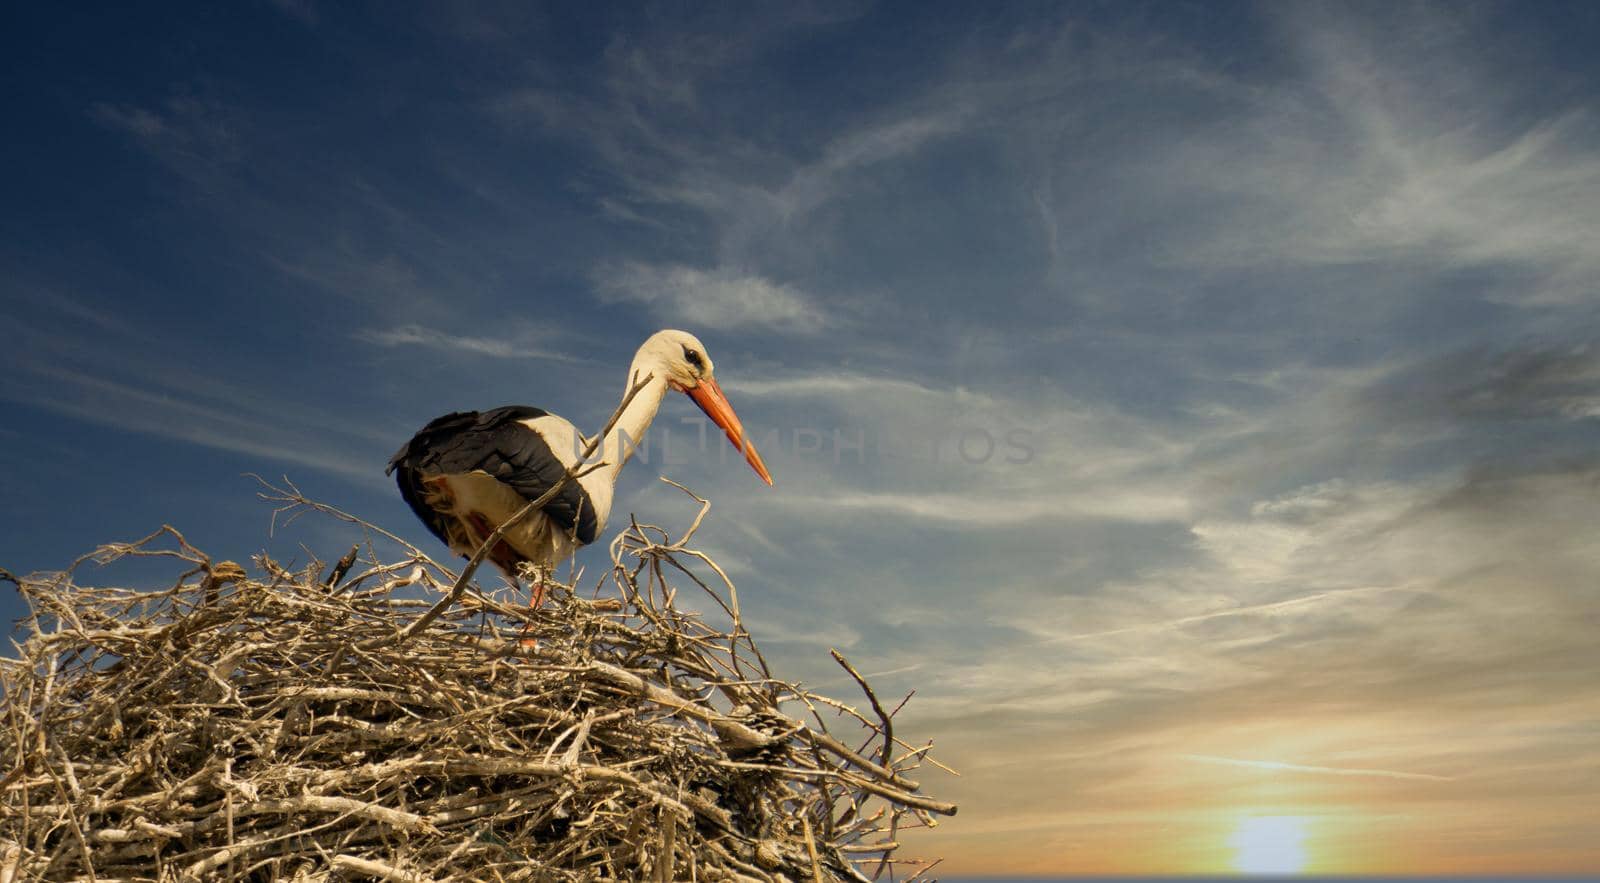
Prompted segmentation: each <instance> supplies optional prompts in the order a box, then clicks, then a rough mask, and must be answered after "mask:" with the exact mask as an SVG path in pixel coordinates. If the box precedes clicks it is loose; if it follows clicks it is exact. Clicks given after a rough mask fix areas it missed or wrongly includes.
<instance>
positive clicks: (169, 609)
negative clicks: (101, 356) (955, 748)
mask: <svg viewBox="0 0 1600 883" xmlns="http://www.w3.org/2000/svg"><path fill="white" fill-rule="evenodd" d="M283 494H284V496H283V497H281V498H279V499H281V500H282V501H284V502H285V503H287V504H289V505H290V506H291V507H299V508H301V509H302V511H303V509H304V507H312V508H316V509H320V510H322V511H324V512H328V513H331V514H334V515H336V516H338V517H342V518H346V519H348V520H355V519H353V518H351V517H350V516H346V515H344V514H343V513H340V512H338V511H337V510H333V509H330V508H329V507H325V506H321V505H320V504H316V503H312V502H311V501H308V500H306V499H304V498H303V497H301V496H300V495H299V494H298V492H296V491H293V490H292V489H291V490H289V491H284V492H283ZM703 502H704V501H702V503H703ZM701 516H702V517H703V516H704V508H702V512H701ZM699 523H700V522H699V519H696V521H695V526H696V527H697V526H698V525H699ZM366 527H367V528H368V529H369V530H371V531H373V532H376V533H383V532H382V531H379V530H378V529H377V528H373V527H371V526H370V525H366ZM693 530H694V528H693V527H691V528H690V530H689V532H688V533H686V534H685V536H683V537H682V538H679V539H678V540H676V541H674V540H671V539H670V538H669V537H668V536H667V534H666V533H665V532H663V531H662V530H660V529H659V528H655V527H651V526H646V525H639V524H637V523H635V524H634V525H633V526H632V527H631V528H629V529H628V530H626V531H625V532H623V533H622V534H621V535H620V536H619V537H618V538H617V540H616V541H615V542H614V543H613V545H612V547H611V553H612V567H611V570H610V572H609V574H608V575H607V577H606V579H605V581H604V584H605V585H606V586H609V587H610V588H607V589H606V591H605V594H606V595H609V597H605V596H602V594H601V592H600V591H598V589H599V587H597V591H596V593H595V595H596V597H591V598H584V597H580V595H579V594H578V593H577V592H575V591H574V590H573V588H572V587H571V586H562V585H559V584H554V583H551V584H550V588H551V591H550V593H549V594H550V600H549V601H547V602H546V605H545V606H544V607H543V608H542V609H540V610H534V611H530V610H528V609H527V608H526V607H524V606H521V605H519V604H517V603H513V602H511V601H510V599H509V598H506V597H502V596H501V595H500V594H499V593H493V592H489V593H486V592H483V591H480V590H478V589H477V588H476V587H474V586H472V585H470V584H469V583H467V582H466V581H465V580H464V579H463V580H462V581H461V582H460V584H459V587H460V588H461V589H462V590H461V591H457V592H451V593H448V594H446V595H445V596H444V598H443V600H433V599H430V598H421V599H411V598H407V597H404V595H406V594H407V593H405V592H401V593H398V594H397V593H396V589H399V588H400V587H402V586H407V585H420V586H423V587H425V588H427V589H430V590H433V591H434V592H444V591H446V590H448V589H451V588H452V584H455V583H456V582H457V578H456V577H455V575H453V574H451V573H450V572H449V571H446V570H444V569H443V568H440V567H439V566H438V565H436V564H435V563H434V562H432V561H430V560H429V559H428V558H427V557H426V556H425V555H423V554H422V553H421V552H418V551H416V550H415V549H410V547H406V546H404V543H403V542H401V541H398V540H396V541H397V542H401V545H402V546H403V547H404V548H407V549H408V550H409V551H408V553H407V554H405V555H402V556H398V560H393V561H388V562H382V561H379V560H378V556H377V555H376V553H375V552H374V551H373V547H372V545H371V544H370V543H369V544H368V545H367V547H366V552H365V554H364V556H363V558H362V560H360V561H359V562H358V561H357V559H356V554H355V553H356V552H357V550H355V549H352V550H351V552H352V554H351V555H349V556H346V557H345V558H344V559H343V560H341V561H340V562H339V563H338V565H336V566H335V567H334V568H333V570H332V572H331V574H328V575H324V571H325V568H324V567H323V566H322V565H321V564H318V563H313V564H312V565H310V566H308V567H306V568H303V569H300V570H298V571H296V572H288V571H286V570H285V569H284V568H283V567H281V566H280V565H278V564H277V563H275V562H273V561H272V560H270V559H268V558H267V557H266V556H264V555H262V556H258V557H257V558H256V559H255V564H256V571H257V574H258V575H257V576H249V575H247V574H246V572H245V571H244V569H243V568H240V567H239V566H238V565H236V564H233V563H232V562H213V561H211V560H210V559H209V558H207V557H206V556H205V555H203V554H201V553H200V552H199V551H198V550H196V549H195V548H193V547H191V546H190V545H189V544H188V542H186V541H185V540H184V538H183V537H182V536H181V535H180V534H178V533H177V531H175V530H172V529H171V528H165V529H163V530H162V531H160V532H158V533H156V534H154V535H152V536H151V537H147V538H146V539H144V540H142V541H140V542H137V543H132V544H124V545H115V546H108V547H105V548H102V549H101V550H100V551H99V552H98V553H96V555H95V556H94V558H95V560H97V561H99V562H102V563H105V562H109V561H113V560H116V559H121V558H128V557H141V556H157V557H165V558H169V559H172V560H174V561H175V562H177V564H175V566H174V569H176V568H177V567H182V568H185V569H186V571H187V572H185V573H184V574H183V575H182V576H181V577H180V578H179V579H178V581H177V584H176V585H174V586H172V588H170V589H167V590H164V591H154V592H149V591H135V590H129V589H120V588H89V587H84V586H79V585H77V584H75V583H74V582H73V571H71V570H69V571H68V572H66V573H61V574H48V575H36V576H34V577H29V578H23V579H20V580H17V582H18V583H19V585H20V588H21V590H22V592H23V594H24V596H25V597H26V598H27V599H28V601H29V602H30V604H31V605H32V608H33V616H32V617H31V620H30V621H29V623H28V625H29V626H30V627H31V634H29V635H28V637H27V639H26V641H25V642H24V643H23V644H21V645H20V647H19V650H18V653H19V658H17V659H3V660H0V687H3V689H4V697H3V699H4V707H3V714H4V718H3V721H0V883H9V880H12V879H15V880H36V879H40V880H42V879H48V880H69V879H82V880H99V881H107V880H129V881H131V880H152V881H168V880H216V879H226V880H233V879H300V880H328V879H382V880H395V881H423V880H534V881H544V880H552V881H556V880H607V879H617V880H658V881H668V880H703V881H718V880H741V881H742V880H763V881H779V880H794V881H806V883H821V881H837V880H861V879H870V878H872V877H874V876H877V875H878V873H880V872H881V871H882V870H884V869H885V868H886V867H887V868H890V869H893V868H894V867H895V865H896V864H899V866H900V869H901V873H902V874H903V873H908V872H909V873H911V874H913V876H915V874H916V873H917V872H918V871H919V870H925V867H924V866H922V865H920V864H918V863H915V862H910V863H906V862H897V860H896V859H894V857H893V853H894V851H895V849H896V846H897V844H896V843H895V842H894V840H895V837H896V832H897V831H898V830H900V829H903V828H904V827H906V826H910V825H924V824H931V823H932V822H933V815H935V814H949V813H953V812H954V811H955V807H954V806H952V805H949V804H945V803H940V802H938V801H935V800H931V799H929V798H927V797H924V796H922V795H921V794H919V793H918V784H917V783H916V782H915V781H913V780H911V779H910V778H908V776H909V775H910V773H911V772H912V771H913V770H914V769H916V768H917V767H918V766H919V765H921V764H922V763H924V762H928V757H927V746H913V745H910V744H908V743H906V742H905V741H904V740H903V739H901V738H900V737H898V736H896V735H895V734H894V733H893V716H892V713H891V712H886V711H884V709H883V708H882V706H881V705H880V704H879V702H878V700H877V699H876V698H875V697H873V696H872V693H871V691H870V689H867V688H866V682H865V681H864V680H861V679H860V678H859V676H857V681H858V683H859V684H860V685H861V686H862V687H863V689H866V695H867V697H868V701H869V705H870V709H871V710H869V711H868V712H867V713H865V714H862V713H858V712H856V711H855V710H854V709H853V708H851V707H850V706H849V705H847V704H846V703H843V702H839V701H836V700H833V699H828V698H826V697H823V696H820V695H818V694H815V693H812V692H810V691H809V690H806V689H804V688H802V687H800V686H797V685H795V684H790V683H785V682H783V681H782V680H780V679H778V678H776V677H774V676H773V674H772V672H771V671H770V670H769V669H768V666H767V663H766V661H765V660H764V659H763V658H762V656H761V654H760V652H759V651H758V650H757V649H756V646H755V644H754V643H753V642H752V640H751V638H750V635H749V633H748V632H747V631H746V630H745V628H744V624H743V622H742V620H741V618H740V614H739V608H738V603H737V595H736V593H735V591H734V589H733V586H732V584H731V583H730V582H728V581H727V579H726V576H725V574H723V573H722V571H721V570H720V568H718V567H717V566H716V564H715V562H713V561H711V559H709V558H707V557H706V556H705V555H703V554H701V553H699V552H696V551H694V550H692V549H689V548H687V547H686V545H685V541H686V540H688V539H689V538H690V535H692V533H693ZM384 535H385V536H390V535H388V534H384ZM390 539H396V538H394V537H392V536H390ZM691 565H692V566H691ZM74 569H76V568H74ZM701 573H709V574H714V576H712V577H710V578H709V579H705V580H703V579H702V577H701V576H700V574H701ZM674 584H677V585H678V586H679V587H682V588H685V589H688V590H690V591H695V592H698V591H700V590H703V591H704V596H705V597H706V598H709V599H710V603H709V604H708V605H707V606H708V609H709V610H710V611H711V612H710V613H708V614H707V615H704V616H702V615H697V614H695V613H693V612H691V611H689V610H688V609H686V608H685V607H684V606H680V605H679V603H678V589H677V588H675V587H674ZM612 589H614V593H612ZM713 622H716V623H719V625H713V624H712V623H713ZM840 663H841V664H842V665H844V666H845V667H846V669H847V670H849V671H850V672H851V674H852V675H854V670H853V669H849V666H848V663H846V662H844V660H843V658H842V657H840ZM785 705H789V706H791V707H793V708H796V709H800V710H803V711H804V712H805V714H804V716H803V717H801V718H796V717H793V716H791V715H790V714H789V713H787V712H786V711H785V710H784V707H783V706H785ZM830 727H831V729H830ZM847 740H849V741H847ZM902 879H904V878H902Z"/></svg>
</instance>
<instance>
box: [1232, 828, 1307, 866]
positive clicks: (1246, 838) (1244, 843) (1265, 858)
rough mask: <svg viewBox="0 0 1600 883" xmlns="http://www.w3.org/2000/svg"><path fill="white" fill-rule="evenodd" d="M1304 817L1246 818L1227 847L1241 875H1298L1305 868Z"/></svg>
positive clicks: (1234, 832)
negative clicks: (1231, 850) (1231, 849)
mask: <svg viewBox="0 0 1600 883" xmlns="http://www.w3.org/2000/svg"><path fill="white" fill-rule="evenodd" d="M1306 822H1307V819H1306V818H1305V817H1304V816H1247V817H1245V818H1243V819H1240V820H1239V825H1238V827H1236V828H1234V830H1233V836H1232V837H1230V838H1229V839H1228V845H1229V846H1231V847H1233V869H1234V870H1235V871H1238V872H1240V873H1242V874H1298V873H1301V872H1302V871H1304V870H1305V868H1306V851H1305V837H1306Z"/></svg>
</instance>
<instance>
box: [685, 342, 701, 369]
mask: <svg viewBox="0 0 1600 883" xmlns="http://www.w3.org/2000/svg"><path fill="white" fill-rule="evenodd" d="M683 357H684V358H685V359H688V360H689V364H691V365H693V366H694V368H695V370H696V371H704V370H705V368H706V362H705V358H704V357H703V356H701V355H700V351H699V350H694V349H690V348H689V347H684V348H683Z"/></svg>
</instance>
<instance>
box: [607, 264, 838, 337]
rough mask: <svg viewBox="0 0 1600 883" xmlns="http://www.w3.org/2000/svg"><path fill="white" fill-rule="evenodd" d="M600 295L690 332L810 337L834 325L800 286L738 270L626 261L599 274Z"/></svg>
mask: <svg viewBox="0 0 1600 883" xmlns="http://www.w3.org/2000/svg"><path fill="white" fill-rule="evenodd" d="M595 281H596V284H597V285H598V286H599V289H600V295H601V296H602V297H603V298H605V299H607V300H611V301H621V302H625V303H636V304H642V305H644V306H646V307H648V308H649V309H650V310H651V312H653V313H654V314H655V315H656V316H657V318H658V319H659V320H660V321H663V322H667V323H669V324H673V325H678V326H682V327H687V328H696V327H701V328H716V329H734V328H750V327H758V328H767V329H772V330H778V331H793V332H799V333H807V332H814V331H817V330H819V329H821V328H823V327H824V326H826V325H828V324H830V323H829V322H828V320H827V317H826V316H824V314H823V313H822V311H821V310H820V309H819V308H818V307H817V306H816V304H814V303H813V302H812V300H811V298H810V297H809V296H807V295H806V294H805V293H804V292H802V291H800V290H799V289H797V288H794V287H792V286H789V285H785V284H783V283H779V282H773V281H771V280H768V279H765V278H763V277H761V276H759V275H755V274H751V273H742V272H738V271H734V270H728V269H719V270H711V271H707V270H698V269H695V268H693V267H686V266H682V265H678V264H647V263H642V262H638V261H628V262H624V263H621V264H613V265H611V266H608V267H606V268H604V269H602V270H601V271H600V272H599V273H597V274H596V280H595Z"/></svg>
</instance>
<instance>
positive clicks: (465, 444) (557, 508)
mask: <svg viewBox="0 0 1600 883" xmlns="http://www.w3.org/2000/svg"><path fill="white" fill-rule="evenodd" d="M544 416H546V412H545V411H542V410H540V409H538V408H531V407H528V406H526V405H509V406H507V407H504V408H495V409H493V410H490V411H461V412H458V413H455V414H446V415H444V416H443V417H439V418H437V419H435V420H432V421H429V423H428V425H427V426H424V427H422V429H421V430H420V431H418V432H417V434H416V435H414V436H412V438H411V440H410V441H408V442H406V443H405V444H404V445H402V446H401V447H400V450H398V451H396V452H395V455H394V456H393V457H391V458H389V467H388V468H387V469H385V470H384V474H389V473H394V474H395V483H396V484H398V485H399V486H400V496H402V497H404V498H405V501H406V504H407V505H409V506H410V507H411V511H413V512H415V513H417V518H419V519H421V520H422V523H423V524H425V525H427V527H428V529H429V530H431V531H433V534H434V536H437V537H438V538H440V539H441V540H445V541H446V542H448V539H447V537H446V533H445V525H444V519H443V518H442V517H441V516H440V515H439V513H437V512H435V511H433V509H432V508H430V507H429V506H428V504H427V503H425V502H423V495H424V489H423V487H422V479H423V478H424V477H425V476H428V475H436V474H439V473H450V474H456V473H462V472H471V471H473V470H475V469H479V470H482V471H484V472H487V473H489V474H490V475H492V476H494V477H495V478H497V479H499V480H500V481H501V482H503V483H504V484H506V485H508V486H509V487H511V488H512V489H513V490H515V491H516V492H517V493H518V494H521V495H522V496H523V497H524V498H526V499H528V500H536V499H538V498H539V497H541V496H543V495H544V494H545V493H546V492H547V491H549V490H550V488H552V487H554V486H555V484H556V482H558V481H560V480H561V476H563V475H565V474H566V467H565V466H563V465H562V463H561V461H560V460H559V459H558V458H557V457H556V456H555V452H553V451H551V450H550V445H549V443H547V442H546V441H545V440H544V437H543V436H541V435H539V433H537V432H534V431H533V430H531V429H529V428H528V427H526V426H524V425H522V423H521V421H523V420H530V419H533V418H536V417H544ZM543 511H544V514H545V515H547V516H549V517H550V518H551V520H553V521H554V522H555V523H556V524H557V525H559V526H560V527H561V529H562V530H565V531H571V532H573V533H574V535H575V537H576V539H577V541H578V542H579V543H582V544H588V543H592V542H594V538H595V534H596V533H597V530H596V527H597V524H596V520H595V512H594V506H592V505H590V503H589V495H588V494H587V493H586V492H584V490H583V487H582V486H581V485H579V484H578V483H577V482H575V481H573V482H568V483H567V486H566V487H564V488H562V489H561V492H560V493H559V494H557V495H556V498H555V499H553V500H551V501H550V502H548V503H546V504H545V506H544V510H543Z"/></svg>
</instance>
